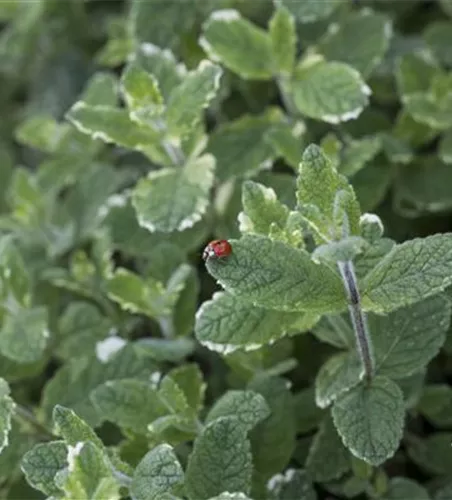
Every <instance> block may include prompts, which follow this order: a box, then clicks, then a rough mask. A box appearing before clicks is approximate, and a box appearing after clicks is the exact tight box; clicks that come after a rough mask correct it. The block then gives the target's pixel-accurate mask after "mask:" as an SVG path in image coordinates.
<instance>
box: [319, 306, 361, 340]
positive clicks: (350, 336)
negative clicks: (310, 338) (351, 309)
mask: <svg viewBox="0 0 452 500" xmlns="http://www.w3.org/2000/svg"><path fill="white" fill-rule="evenodd" d="M312 333H313V334H314V335H315V336H316V337H317V338H318V339H319V340H320V341H321V342H326V343H327V344H330V345H332V346H334V347H338V348H339V349H352V348H353V347H354V346H355V342H356V341H355V334H354V332H353V327H352V325H351V323H350V315H349V314H348V312H347V313H343V314H341V315H339V314H336V315H325V316H322V318H321V319H320V321H319V322H318V323H317V324H316V325H315V326H314V328H313V329H312Z"/></svg>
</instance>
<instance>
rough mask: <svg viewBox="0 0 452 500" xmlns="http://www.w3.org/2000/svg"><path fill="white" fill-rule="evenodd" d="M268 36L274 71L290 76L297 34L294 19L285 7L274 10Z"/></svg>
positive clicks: (293, 62)
mask: <svg viewBox="0 0 452 500" xmlns="http://www.w3.org/2000/svg"><path fill="white" fill-rule="evenodd" d="M269 34H270V41H271V49H272V54H273V61H274V64H275V66H276V71H277V72H278V73H279V74H281V75H286V76H290V75H291V74H292V71H293V68H294V64H295V57H296V50H297V33H296V30H295V18H294V17H293V16H292V14H291V13H290V11H289V10H287V9H286V8H285V7H283V6H279V7H278V8H276V10H275V12H274V14H273V16H272V18H271V19H270V23H269Z"/></svg>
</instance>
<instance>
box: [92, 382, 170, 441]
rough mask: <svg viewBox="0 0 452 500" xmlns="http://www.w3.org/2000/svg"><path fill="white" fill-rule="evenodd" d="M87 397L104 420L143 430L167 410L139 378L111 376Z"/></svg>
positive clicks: (135, 430)
mask: <svg viewBox="0 0 452 500" xmlns="http://www.w3.org/2000/svg"><path fill="white" fill-rule="evenodd" d="M91 401H92V402H93V404H94V406H95V407H96V409H97V411H98V412H99V414H100V415H102V416H103V418H104V419H105V420H108V421H110V422H113V423H115V424H117V425H118V426H119V427H123V428H125V429H130V430H133V431H134V432H137V433H141V434H146V432H147V431H148V425H149V424H150V423H151V422H152V421H153V420H155V419H157V418H159V417H161V416H163V415H165V414H167V410H166V408H165V406H164V404H163V402H162V401H161V400H160V397H159V395H158V393H157V391H156V390H155V389H154V388H152V387H151V386H150V384H149V383H148V382H142V381H140V380H133V379H131V380H112V381H109V382H106V383H105V384H103V385H100V386H98V387H97V388H96V389H94V390H93V391H92V392H91Z"/></svg>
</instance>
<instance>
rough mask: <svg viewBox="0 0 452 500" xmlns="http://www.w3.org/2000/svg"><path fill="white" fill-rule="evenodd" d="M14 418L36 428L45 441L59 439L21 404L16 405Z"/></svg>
mask: <svg viewBox="0 0 452 500" xmlns="http://www.w3.org/2000/svg"><path fill="white" fill-rule="evenodd" d="M14 417H15V418H16V419H17V420H18V421H20V422H25V423H27V424H29V425H31V426H32V427H34V428H35V429H36V430H37V431H38V432H39V434H40V436H41V437H42V438H43V439H46V440H48V441H50V440H52V439H58V438H57V437H56V436H55V435H54V434H52V432H51V431H50V430H49V429H47V427H46V426H45V425H44V424H41V422H39V420H38V419H37V418H36V417H35V416H34V414H33V413H32V412H31V411H30V410H28V409H27V408H25V407H24V406H22V405H20V404H17V403H16V406H15V408H14Z"/></svg>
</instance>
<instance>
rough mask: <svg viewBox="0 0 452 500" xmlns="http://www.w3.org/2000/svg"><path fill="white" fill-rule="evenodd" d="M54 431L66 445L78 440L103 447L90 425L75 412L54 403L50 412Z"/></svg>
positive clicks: (73, 443)
mask: <svg viewBox="0 0 452 500" xmlns="http://www.w3.org/2000/svg"><path fill="white" fill-rule="evenodd" d="M52 419H53V423H54V425H55V431H56V432H57V434H59V435H60V436H61V437H62V438H63V439H64V440H65V442H66V443H67V444H68V445H71V446H75V445H76V444H77V443H78V442H79V441H90V442H92V443H94V444H95V445H96V446H97V447H98V448H100V449H103V448H104V445H103V443H102V441H101V440H100V439H99V438H98V437H97V435H96V433H95V432H94V431H93V429H91V427H90V426H89V425H88V424H87V423H86V422H85V421H84V420H82V419H81V418H80V417H79V416H77V414H76V413H75V412H74V411H72V410H70V409H69V408H65V407H64V406H61V405H56V406H55V408H54V410H53V414H52Z"/></svg>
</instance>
